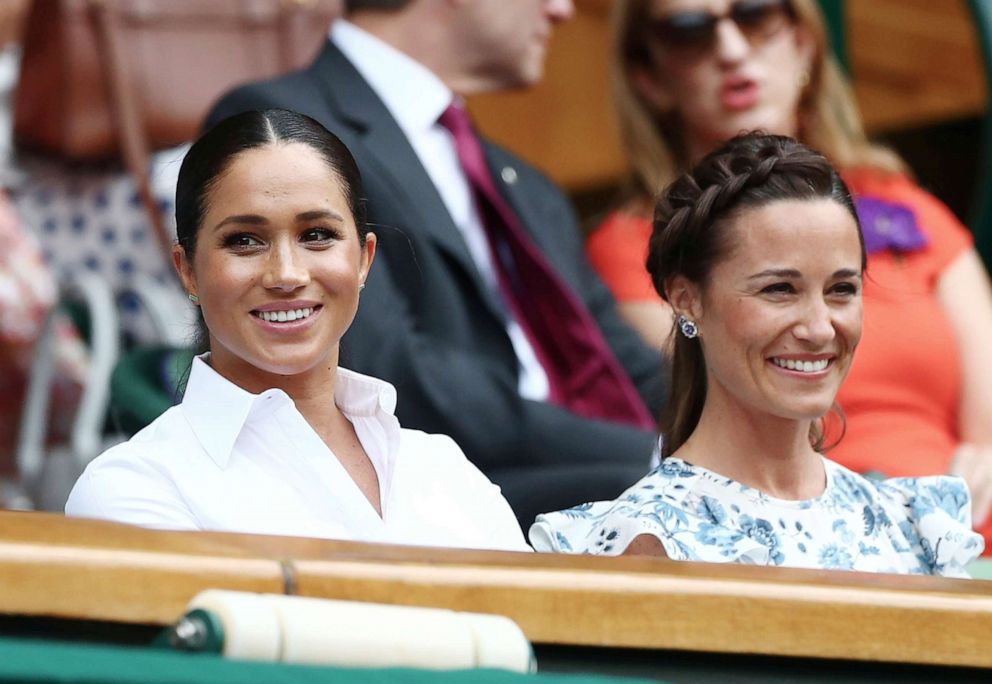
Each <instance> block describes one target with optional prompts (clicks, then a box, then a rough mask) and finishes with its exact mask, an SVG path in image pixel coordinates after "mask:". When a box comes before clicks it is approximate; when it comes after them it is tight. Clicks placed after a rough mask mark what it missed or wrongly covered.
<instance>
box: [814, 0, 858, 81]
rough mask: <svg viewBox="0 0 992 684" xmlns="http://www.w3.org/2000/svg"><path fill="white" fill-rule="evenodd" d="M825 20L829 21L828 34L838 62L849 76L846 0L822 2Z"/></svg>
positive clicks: (826, 0) (823, 0)
mask: <svg viewBox="0 0 992 684" xmlns="http://www.w3.org/2000/svg"><path fill="white" fill-rule="evenodd" d="M820 9H821V10H823V18H824V19H826V21H827V34H828V35H829V36H830V45H831V47H833V49H834V55H835V56H836V57H837V61H838V62H840V65H841V66H842V67H843V68H844V71H845V72H847V73H848V74H850V73H851V62H850V58H849V56H848V54H847V23H846V18H845V12H844V9H845V7H844V0H820Z"/></svg>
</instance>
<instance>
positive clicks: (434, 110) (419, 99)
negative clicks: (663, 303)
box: [331, 19, 550, 401]
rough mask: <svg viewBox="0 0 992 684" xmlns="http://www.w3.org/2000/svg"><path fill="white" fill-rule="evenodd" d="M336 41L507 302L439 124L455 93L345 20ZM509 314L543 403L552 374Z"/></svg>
mask: <svg viewBox="0 0 992 684" xmlns="http://www.w3.org/2000/svg"><path fill="white" fill-rule="evenodd" d="M331 41H332V42H333V43H334V44H335V45H336V46H337V47H338V49H339V50H341V52H343V53H344V55H345V57H347V58H348V61H349V62H351V63H352V65H354V67H355V69H357V70H358V73H359V74H361V75H362V78H364V79H365V81H366V83H368V84H369V87H370V88H372V90H373V91H374V92H375V93H376V95H378V96H379V99H380V100H382V102H383V104H385V105H386V109H388V110H389V113H390V114H391V115H392V116H393V119H395V120H396V123H397V124H398V125H399V127H400V129H401V130H402V131H403V133H404V134H405V135H406V137H407V140H409V141H410V145H411V146H412V147H413V151H414V152H415V153H416V154H417V158H418V159H420V163H421V164H422V165H423V167H424V169H425V170H426V171H427V175H428V176H430V179H431V181H432V182H433V183H434V187H435V188H437V191H438V194H439V195H440V196H441V200H442V201H443V202H444V205H445V207H447V209H448V213H449V214H451V218H452V220H454V223H455V225H456V226H457V227H458V230H459V231H461V234H462V237H464V238H465V244H466V245H467V246H468V251H469V253H470V254H471V255H472V260H473V261H474V262H475V265H476V267H477V268H478V269H479V273H480V274H481V275H482V280H483V282H484V283H485V284H486V286H487V287H489V288H490V289H491V290H492V291H493V292H495V293H496V296H497V298H499V299H500V300H502V293H501V292H500V289H499V281H498V279H497V275H496V270H495V267H494V265H493V254H492V250H491V249H490V248H489V241H488V239H487V238H486V230H485V227H484V226H483V225H482V219H481V217H480V216H479V211H478V208H477V207H476V205H475V202H474V201H473V199H472V188H471V186H470V185H469V181H468V178H466V176H465V173H464V172H463V171H462V167H461V164H460V163H459V161H458V152H457V151H456V149H455V141H454V138H453V137H452V135H451V133H450V132H449V131H448V129H446V128H445V127H444V126H442V125H441V124H439V123H438V118H439V117H440V116H441V114H442V113H443V112H444V110H445V109H447V107H448V105H449V104H451V102H452V101H453V100H454V99H455V96H454V94H453V93H452V92H451V90H450V89H449V88H448V86H446V85H445V84H444V83H443V82H442V81H441V79H439V78H438V77H437V76H435V75H434V73H433V72H432V71H431V70H430V69H428V68H427V67H425V66H424V65H422V64H420V63H419V62H417V61H416V60H414V59H411V58H410V57H408V56H407V55H405V54H404V53H402V52H400V51H399V50H397V49H396V48H394V47H392V46H391V45H389V44H387V43H385V42H383V41H381V40H379V39H378V38H376V37H375V36H373V35H371V34H370V33H368V32H367V31H363V30H362V29H360V28H358V27H357V26H355V25H354V24H351V23H349V22H348V21H346V20H344V19H339V20H337V21H335V22H334V24H333V26H332V27H331ZM506 315H507V322H506V332H507V334H508V335H509V336H510V342H511V343H512V344H513V350H514V352H515V353H516V355H517V361H518V362H519V364H520V375H519V378H520V379H519V382H518V391H519V392H520V395H521V396H522V397H525V398H527V399H534V400H536V401H544V400H546V399H547V398H548V395H549V393H550V385H549V383H548V375H547V373H546V372H545V371H544V367H543V366H542V365H541V362H540V361H539V360H538V358H537V354H536V353H535V352H534V348H533V346H532V345H531V343H530V340H528V339H527V335H526V333H524V331H523V328H521V327H520V323H519V322H518V321H517V320H516V319H515V318H514V317H513V314H512V313H511V312H510V311H509V309H508V308H507V311H506Z"/></svg>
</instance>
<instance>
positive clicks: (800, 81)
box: [796, 69, 812, 90]
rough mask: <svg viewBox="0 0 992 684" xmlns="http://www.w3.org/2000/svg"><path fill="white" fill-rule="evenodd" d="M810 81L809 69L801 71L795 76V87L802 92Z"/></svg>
mask: <svg viewBox="0 0 992 684" xmlns="http://www.w3.org/2000/svg"><path fill="white" fill-rule="evenodd" d="M811 79H812V75H811V74H810V73H809V69H803V70H802V71H800V72H799V74H798V75H797V76H796V85H797V86H799V89H800V90H804V89H805V88H806V86H808V85H809V82H810V80H811Z"/></svg>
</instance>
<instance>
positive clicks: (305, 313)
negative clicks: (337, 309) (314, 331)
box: [251, 306, 320, 323]
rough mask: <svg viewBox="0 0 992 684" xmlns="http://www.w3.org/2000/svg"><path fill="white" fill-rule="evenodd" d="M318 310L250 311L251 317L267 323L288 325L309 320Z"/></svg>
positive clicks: (311, 308) (316, 308) (311, 307)
mask: <svg viewBox="0 0 992 684" xmlns="http://www.w3.org/2000/svg"><path fill="white" fill-rule="evenodd" d="M318 309H320V307H319V306H308V307H305V308H303V309H286V310H284V311H252V312H251V315H252V316H254V317H255V318H261V319H262V320H263V321H266V322H268V323H290V322H292V321H298V320H301V319H303V318H310V316H312V315H313V314H314V313H316V312H317V310H318Z"/></svg>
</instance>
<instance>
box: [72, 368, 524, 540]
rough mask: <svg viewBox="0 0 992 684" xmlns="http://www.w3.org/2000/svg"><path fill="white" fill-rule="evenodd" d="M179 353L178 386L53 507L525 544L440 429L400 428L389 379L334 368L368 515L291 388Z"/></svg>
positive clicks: (128, 518)
mask: <svg viewBox="0 0 992 684" xmlns="http://www.w3.org/2000/svg"><path fill="white" fill-rule="evenodd" d="M203 358H205V357H198V358H196V359H194V360H193V367H192V370H191V372H190V378H189V383H188V384H187V389H186V394H185V396H184V397H183V401H182V403H181V404H180V405H179V406H173V407H172V408H170V409H169V410H168V411H166V412H165V413H163V414H162V415H161V416H159V418H157V419H156V420H155V421H154V422H153V423H152V424H151V425H149V426H148V427H146V428H145V429H143V430H142V431H141V432H139V433H138V434H136V435H135V436H134V437H132V438H131V439H130V440H129V441H127V442H125V443H123V444H119V445H117V446H115V447H113V448H111V449H110V450H108V451H107V452H105V453H104V454H103V455H101V456H99V457H98V458H96V459H95V460H94V461H93V462H92V463H90V464H89V466H88V467H87V468H86V471H85V472H84V473H83V475H82V476H81V477H80V478H79V481H78V482H77V483H76V485H75V487H74V488H73V490H72V493H71V494H70V495H69V500H68V502H67V503H66V507H65V512H66V515H71V516H78V517H85V518H101V519H105V520H114V521H117V522H124V523H131V524H135V525H141V526H143V527H152V528H158V529H174V530H212V531H220V532H246V533H254V534H277V535H293V536H305V537H324V538H328V539H351V540H356V541H370V542H383V543H394V544H413V545H424V546H451V547H468V548H486V549H506V550H514V551H528V550H529V547H528V546H527V545H526V543H525V542H524V538H523V534H522V533H521V531H520V527H519V526H518V524H517V521H516V518H515V517H514V515H513V512H512V511H511V510H510V506H509V504H507V502H506V500H505V499H504V498H503V496H502V494H500V490H499V487H497V486H496V485H494V484H493V483H492V482H490V481H489V480H488V479H487V478H486V476H485V475H483V474H482V473H481V472H480V471H479V470H478V469H477V468H476V467H475V466H474V465H472V464H471V463H470V462H469V461H468V460H467V459H466V458H465V455H464V454H463V453H462V451H461V449H460V448H459V447H458V445H457V444H455V443H454V441H452V440H451V438H450V437H446V436H443V435H428V434H426V433H423V432H420V431H417V430H406V429H403V428H401V427H400V425H399V421H397V419H396V417H395V416H394V415H393V410H394V408H395V406H396V390H395V389H394V388H393V386H392V385H390V384H389V383H387V382H383V381H382V380H377V379H375V378H370V377H368V376H365V375H360V374H358V373H354V372H352V371H348V370H345V369H343V368H339V369H338V371H337V382H336V387H335V391H334V399H335V403H336V404H337V406H338V407H339V408H340V409H341V411H342V412H343V413H344V414H345V416H347V418H348V420H350V421H351V423H352V424H353V425H354V427H355V432H356V433H357V434H358V438H359V440H360V441H361V443H362V446H363V447H364V449H365V452H366V453H367V454H368V456H369V459H370V460H371V461H372V465H373V466H374V467H375V471H376V474H377V475H378V478H379V492H380V502H381V508H382V517H381V518H380V517H379V515H378V514H377V513H376V511H375V509H374V508H373V507H372V504H371V503H369V501H368V499H366V498H365V495H364V494H363V493H362V492H361V490H360V489H359V488H358V485H356V484H355V482H354V480H352V478H351V476H350V475H349V474H348V472H347V471H346V470H345V469H344V466H342V465H341V463H340V462H339V461H338V459H337V458H336V457H335V456H334V454H333V453H332V452H331V450H330V449H329V448H328V447H327V445H326V444H325V443H324V441H323V440H322V439H321V438H320V437H319V436H318V435H317V433H316V432H315V431H314V430H313V428H311V427H310V424H309V423H307V421H306V420H305V419H304V417H303V416H302V415H301V414H300V412H299V411H297V410H296V406H295V404H294V403H293V401H292V399H290V398H289V396H288V395H287V394H286V393H285V392H283V391H282V390H278V389H270V390H267V391H265V392H262V393H261V394H251V393H250V392H248V391H246V390H244V389H242V388H240V387H238V386H237V385H235V384H233V383H231V382H230V381H228V380H227V379H225V378H224V377H222V376H221V375H219V374H218V373H217V372H215V371H214V370H213V369H212V368H211V367H210V366H209V365H208V364H207V363H206V362H205V361H204V360H203Z"/></svg>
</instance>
